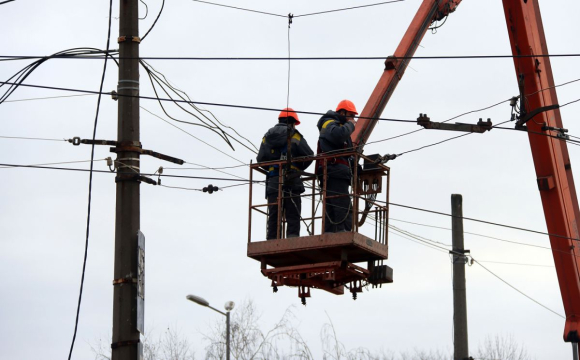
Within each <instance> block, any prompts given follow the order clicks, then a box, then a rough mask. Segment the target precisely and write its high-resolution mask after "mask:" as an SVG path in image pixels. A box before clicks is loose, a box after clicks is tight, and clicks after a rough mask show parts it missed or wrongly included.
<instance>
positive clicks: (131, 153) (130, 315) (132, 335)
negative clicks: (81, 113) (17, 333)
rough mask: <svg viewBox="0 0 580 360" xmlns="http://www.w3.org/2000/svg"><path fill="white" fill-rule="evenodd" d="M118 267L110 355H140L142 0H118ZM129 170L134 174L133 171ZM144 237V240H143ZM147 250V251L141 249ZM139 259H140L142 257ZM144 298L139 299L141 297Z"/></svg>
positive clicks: (121, 358)
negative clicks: (140, 35) (140, 8)
mask: <svg viewBox="0 0 580 360" xmlns="http://www.w3.org/2000/svg"><path fill="white" fill-rule="evenodd" d="M119 2H120V15H119V39H118V43H119V58H120V59H119V83H118V86H117V93H118V94H119V97H118V103H119V104H118V106H119V109H118V117H119V120H118V121H119V122H118V130H117V141H118V143H117V147H116V149H115V152H116V153H117V163H116V164H117V176H116V178H115V182H116V183H117V196H116V217H115V270H114V280H113V285H114V293H113V340H112V343H111V348H112V360H137V359H139V358H140V353H141V350H142V347H141V343H140V332H139V331H140V330H141V331H143V321H142V320H143V318H142V311H143V307H142V305H143V298H144V296H143V282H142V279H138V278H140V276H139V274H141V273H142V272H143V268H142V266H143V263H142V257H144V253H143V252H140V246H139V242H140V240H141V242H142V243H144V238H143V237H142V236H138V233H139V229H140V199H139V185H140V180H139V177H138V176H135V175H137V174H136V173H135V172H137V173H139V172H140V171H139V155H140V153H139V151H138V150H139V149H140V148H141V143H140V142H139V98H138V95H139V42H140V39H139V26H138V24H139V14H138V3H139V0H120V1H119ZM130 173H134V174H133V175H131V174H130ZM139 238H140V239H139ZM143 251H144V250H143ZM140 259H141V260H140ZM139 298H141V300H139Z"/></svg>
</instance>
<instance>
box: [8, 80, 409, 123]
mask: <svg viewBox="0 0 580 360" xmlns="http://www.w3.org/2000/svg"><path fill="white" fill-rule="evenodd" d="M0 84H6V85H18V86H25V87H31V88H38V89H47V90H58V91H71V92H80V93H87V94H99V93H100V94H103V95H113V94H112V92H98V91H92V90H82V89H72V88H61V87H56V86H45V85H32V84H15V83H11V82H6V81H0ZM115 96H125V97H131V98H139V99H145V100H155V101H170V102H176V103H185V104H195V105H207V106H221V107H228V108H238V109H246V110H263V111H275V112H280V111H283V109H276V108H266V107H259V106H246V105H233V104H222V103H210V102H202V101H190V100H175V99H166V98H159V97H153V96H142V95H123V94H117V93H115ZM295 112H296V113H299V114H306V115H321V116H322V115H324V114H325V113H321V112H313V111H295ZM357 118H359V119H374V120H379V121H393V122H405V123H413V124H416V123H417V121H416V120H404V119H390V118H371V117H361V116H357Z"/></svg>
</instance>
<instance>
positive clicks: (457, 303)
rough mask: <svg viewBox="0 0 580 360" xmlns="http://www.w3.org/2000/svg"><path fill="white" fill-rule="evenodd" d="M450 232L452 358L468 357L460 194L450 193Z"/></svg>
mask: <svg viewBox="0 0 580 360" xmlns="http://www.w3.org/2000/svg"><path fill="white" fill-rule="evenodd" d="M451 215H452V218H451V232H452V238H453V250H452V251H450V252H449V253H450V254H451V255H452V258H453V350H454V351H453V353H454V355H453V358H454V360H467V359H469V347H468V341H467V301H466V296H465V295H466V294H465V263H466V262H467V258H466V257H465V253H466V252H469V250H468V251H465V250H464V249H463V198H462V196H461V195H460V194H452V195H451Z"/></svg>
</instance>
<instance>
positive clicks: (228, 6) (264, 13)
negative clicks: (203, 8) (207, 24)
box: [191, 0, 286, 18]
mask: <svg viewBox="0 0 580 360" xmlns="http://www.w3.org/2000/svg"><path fill="white" fill-rule="evenodd" d="M191 1H195V2H199V3H204V4H209V5H215V6H221V7H226V8H230V9H236V10H242V11H249V12H253V13H258V14H263V15H270V16H277V17H283V18H285V17H286V16H284V15H280V14H274V13H269V12H265V11H258V10H251V9H245V8H240V7H236V6H230V5H224V4H216V3H212V2H209V1H202V0H191Z"/></svg>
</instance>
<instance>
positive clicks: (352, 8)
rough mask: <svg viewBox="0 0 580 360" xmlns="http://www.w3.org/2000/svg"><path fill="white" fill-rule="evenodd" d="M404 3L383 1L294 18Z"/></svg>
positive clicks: (402, 0) (395, 0) (401, 0)
mask: <svg viewBox="0 0 580 360" xmlns="http://www.w3.org/2000/svg"><path fill="white" fill-rule="evenodd" d="M404 1H405V0H391V1H383V2H379V3H375V4H367V5H358V6H351V7H347V8H341V9H334V10H325V11H318V12H313V13H309V14H301V15H296V16H294V17H297V18H298V17H305V16H312V15H322V14H328V13H333V12H339V11H346V10H354V9H361V8H366V7H371V6H378V5H385V4H392V3H397V2H404Z"/></svg>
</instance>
